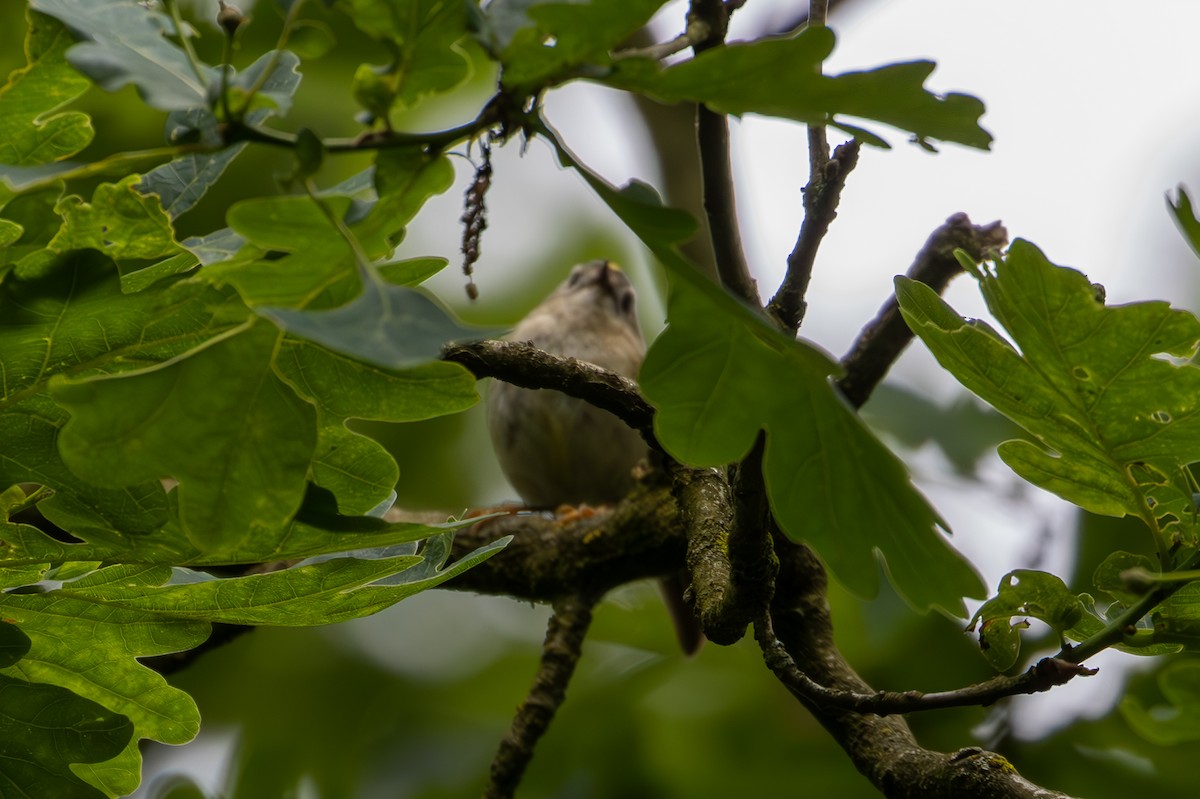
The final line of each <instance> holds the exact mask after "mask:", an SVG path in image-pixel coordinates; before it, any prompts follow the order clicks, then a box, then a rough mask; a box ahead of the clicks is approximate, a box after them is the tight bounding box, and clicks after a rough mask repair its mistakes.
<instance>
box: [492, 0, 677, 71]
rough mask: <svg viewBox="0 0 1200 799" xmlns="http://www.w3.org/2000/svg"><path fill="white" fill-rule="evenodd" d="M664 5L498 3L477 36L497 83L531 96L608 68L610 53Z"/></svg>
mask: <svg viewBox="0 0 1200 799" xmlns="http://www.w3.org/2000/svg"><path fill="white" fill-rule="evenodd" d="M664 2H665V0H591V2H586V1H583V2H581V1H580V0H572V1H568V2H563V1H562V0H559V1H558V2H554V1H553V0H551V1H550V2H545V1H544V0H497V2H492V3H489V4H488V5H487V6H486V8H485V9H484V10H483V12H482V13H481V15H480V17H479V18H478V19H477V20H476V28H477V32H476V36H477V38H478V39H479V40H480V41H481V42H482V43H483V44H484V46H485V47H487V48H488V50H489V51H490V52H492V53H493V54H494V55H495V56H496V57H497V58H498V59H499V61H500V63H501V65H502V67H503V71H502V72H501V76H500V80H501V83H502V84H503V85H504V86H505V87H506V88H509V89H512V90H514V91H518V92H519V91H532V90H535V89H537V88H539V87H542V86H544V85H546V84H547V83H549V82H560V81H562V80H564V79H566V78H570V77H575V76H576V75H575V74H572V73H575V72H576V71H579V70H581V68H584V69H586V66H588V65H591V66H592V67H593V68H594V67H595V66H596V65H604V64H608V63H609V62H610V60H611V59H610V58H609V55H608V53H609V51H610V50H611V49H613V48H614V47H617V46H618V45H620V44H621V43H623V42H625V41H626V40H627V39H629V37H630V36H632V35H633V34H634V33H635V32H637V31H638V30H640V29H641V28H643V27H644V26H645V25H646V23H647V22H649V21H650V18H651V17H652V16H654V12H656V11H657V10H658V9H659V7H661V6H662V5H663V3H664Z"/></svg>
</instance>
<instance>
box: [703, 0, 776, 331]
mask: <svg viewBox="0 0 1200 799" xmlns="http://www.w3.org/2000/svg"><path fill="white" fill-rule="evenodd" d="M729 12H730V9H729V8H728V7H726V5H725V4H724V3H723V2H721V0H692V5H691V8H690V9H689V10H688V29H689V30H691V29H692V27H693V26H694V25H698V26H704V27H706V28H707V29H708V31H709V35H708V38H707V39H705V40H704V41H702V42H699V43H697V44H695V45H694V46H693V50H694V52H695V53H696V54H697V55H699V54H700V53H702V52H704V51H705V50H708V49H711V48H713V47H720V46H721V45H722V44H723V43H724V41H725V32H726V30H727V29H728V27H729ZM696 141H697V143H698V144H699V147H700V176H701V183H702V185H703V191H704V213H705V216H706V217H708V229H709V235H710V237H711V239H712V246H713V255H714V257H715V258H716V262H717V274H718V275H719V276H720V278H721V283H722V284H723V285H724V286H725V288H726V289H728V290H729V292H730V293H732V294H733V296H735V297H737V298H738V299H740V300H742V301H743V302H745V303H748V304H749V305H750V306H751V307H753V308H756V309H757V308H761V307H762V300H761V299H759V296H758V285H757V284H756V283H755V282H754V278H753V277H751V276H750V265H749V264H748V263H747V262H746V252H745V249H744V248H743V247H742V234H741V231H740V229H739V227H738V220H737V201H736V199H735V196H734V190H733V170H732V167H731V166H730V163H729V120H728V119H727V118H726V116H725V115H724V114H718V113H715V112H713V111H710V110H708V108H707V107H705V106H704V105H703V104H700V105H697V106H696Z"/></svg>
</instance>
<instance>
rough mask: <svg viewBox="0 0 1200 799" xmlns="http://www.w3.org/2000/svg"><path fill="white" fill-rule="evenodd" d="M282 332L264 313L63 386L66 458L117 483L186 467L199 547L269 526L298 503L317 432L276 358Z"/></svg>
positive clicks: (186, 510)
mask: <svg viewBox="0 0 1200 799" xmlns="http://www.w3.org/2000/svg"><path fill="white" fill-rule="evenodd" d="M277 339H278V334H277V333H276V332H275V331H274V330H273V329H272V328H271V327H270V326H266V325H262V324H258V325H255V326H254V327H252V328H251V329H249V330H246V331H244V332H241V333H239V334H237V335H234V336H232V337H229V338H226V339H224V340H222V341H219V342H217V343H215V344H213V345H212V346H209V347H207V348H205V349H203V350H201V351H199V352H197V353H195V354H193V355H191V356H190V357H188V358H184V359H182V360H177V361H176V362H174V363H171V364H168V365H165V366H162V367H159V368H151V369H147V370H143V371H140V372H136V373H132V374H126V375H122V376H120V377H116V378H110V377H101V378H94V379H90V380H78V381H72V382H69V383H62V384H59V385H57V386H55V387H54V388H53V394H54V398H55V400H56V401H57V402H58V403H59V404H60V405H62V406H63V407H65V408H66V409H67V411H68V412H69V413H70V415H71V418H70V420H69V421H68V423H67V425H66V426H65V427H64V428H63V430H62V433H61V435H60V437H59V449H60V451H61V452H62V455H63V459H64V460H65V461H66V462H67V463H68V464H69V465H70V467H71V470H72V471H73V472H75V473H76V474H78V475H80V476H81V477H83V478H84V479H86V480H88V481H90V482H92V483H94V484H96V485H100V486H106V487H110V488H119V487H122V486H126V485H134V484H137V483H140V482H142V481H145V480H156V479H160V478H164V477H173V478H175V479H177V480H178V481H179V483H180V485H179V488H178V489H177V491H178V492H179V505H180V521H181V523H182V525H183V528H184V530H185V531H186V533H187V536H188V539H189V540H190V541H192V543H193V544H195V545H196V546H198V547H199V548H200V549H201V550H202V551H209V550H217V551H220V550H226V549H230V548H235V547H237V546H239V545H240V544H241V543H242V542H243V541H245V540H247V539H250V538H253V537H254V536H256V535H263V534H266V535H271V534H272V533H273V531H276V530H279V529H280V528H282V527H283V526H284V525H285V524H286V523H287V522H288V521H289V520H290V519H291V517H292V515H293V514H294V513H295V512H296V510H297V509H298V508H299V507H300V501H301V499H302V498H303V496H304V486H305V482H306V480H307V474H308V464H309V461H310V460H311V459H312V456H313V451H314V449H315V448H316V443H317V435H316V413H315V411H314V409H313V407H312V406H311V405H309V404H308V403H306V402H304V401H302V400H300V399H299V398H298V397H296V395H295V393H294V392H293V391H292V390H291V389H290V388H289V387H288V386H287V385H286V384H284V383H282V382H281V381H280V380H279V379H278V377H276V375H275V373H274V371H273V369H272V363H271V362H272V357H273V354H274V350H275V346H276V342H277ZM198 398H200V400H201V404H199V405H197V404H196V402H197V399H198Z"/></svg>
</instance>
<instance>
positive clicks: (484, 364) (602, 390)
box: [442, 341, 659, 448]
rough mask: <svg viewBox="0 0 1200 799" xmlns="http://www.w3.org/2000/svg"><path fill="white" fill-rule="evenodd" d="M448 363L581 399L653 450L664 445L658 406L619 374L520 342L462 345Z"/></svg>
mask: <svg viewBox="0 0 1200 799" xmlns="http://www.w3.org/2000/svg"><path fill="white" fill-rule="evenodd" d="M442 359H443V360H447V361H453V362H454V363H459V364H462V365H463V366H465V367H467V368H468V369H470V370H471V372H472V373H474V375H475V376H476V377H497V378H500V379H501V380H504V381H505V382H506V383H512V384H513V385H515V386H520V387H521V388H552V389H556V390H558V391H561V392H563V393H564V394H569V395H571V396H572V397H579V398H580V399H582V400H586V401H587V402H590V403H591V404H592V405H595V406H596V407H597V408H601V409H603V410H606V411H608V412H609V413H611V414H613V415H614V416H616V417H617V418H619V419H621V421H623V422H625V424H627V425H629V426H630V427H632V428H633V429H634V430H637V431H638V432H640V433H641V434H642V437H643V438H645V439H646V441H647V442H648V443H649V444H650V445H651V446H653V447H655V448H658V446H659V445H658V443H657V440H656V439H655V438H654V430H653V421H654V408H653V407H651V405H650V403H648V402H646V399H645V397H643V396H642V394H641V392H640V391H638V387H637V383H635V382H634V381H632V380H630V379H629V378H627V377H622V376H621V375H619V374H617V373H616V372H610V371H608V370H607V369H602V368H600V367H599V366H596V365H594V364H590V363H587V362H586V361H579V360H576V359H574V358H560V357H559V356H557V355H551V354H550V353H548V352H545V351H543V350H539V349H538V348H537V347H535V346H533V345H532V344H529V343H524V342H516V341H478V342H475V343H473V344H457V345H454V346H451V347H447V348H446V350H445V352H443V354H442Z"/></svg>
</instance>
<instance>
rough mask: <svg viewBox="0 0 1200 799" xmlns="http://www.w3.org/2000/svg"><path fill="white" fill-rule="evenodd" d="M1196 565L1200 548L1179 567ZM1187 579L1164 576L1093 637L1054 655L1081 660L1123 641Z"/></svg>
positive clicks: (1067, 645)
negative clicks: (1156, 586)
mask: <svg viewBox="0 0 1200 799" xmlns="http://www.w3.org/2000/svg"><path fill="white" fill-rule="evenodd" d="M1197 567H1200V552H1196V553H1195V554H1193V555H1192V556H1191V557H1190V558H1188V559H1187V561H1186V562H1184V564H1183V566H1182V568H1181V569H1179V572H1189V571H1193V570H1195V569H1197ZM1172 573H1174V572H1172ZM1187 583H1188V581H1179V582H1168V581H1165V580H1164V581H1163V582H1162V583H1161V584H1160V585H1159V587H1158V588H1155V589H1154V590H1152V591H1150V592H1148V593H1147V594H1145V595H1144V596H1142V598H1141V599H1139V600H1138V601H1137V602H1134V603H1133V604H1132V605H1130V606H1129V607H1128V608H1126V609H1125V611H1124V612H1123V613H1121V615H1119V616H1117V617H1116V618H1115V619H1113V620H1112V621H1110V622H1109V623H1108V624H1106V625H1105V626H1104V629H1102V630H1101V631H1100V632H1098V633H1096V634H1095V635H1093V636H1092V637H1091V638H1087V639H1085V640H1083V641H1081V642H1080V643H1079V644H1076V645H1071V644H1066V645H1064V646H1063V648H1062V649H1060V650H1059V652H1058V654H1057V655H1055V657H1056V658H1058V659H1061V660H1065V661H1067V662H1069V663H1082V662H1083V661H1085V660H1087V659H1088V658H1090V657H1092V656H1093V655H1095V654H1097V653H1099V652H1102V651H1103V650H1105V649H1108V648H1109V647H1110V646H1113V645H1115V644H1119V643H1121V641H1122V639H1124V638H1125V637H1126V636H1128V635H1129V634H1130V630H1133V629H1136V627H1135V626H1136V625H1137V623H1138V622H1139V621H1141V620H1142V618H1143V617H1145V616H1146V615H1147V614H1148V613H1150V612H1151V611H1152V610H1154V608H1156V607H1158V606H1159V605H1161V604H1162V603H1163V602H1165V601H1166V600H1167V599H1168V598H1170V596H1171V595H1172V594H1174V593H1175V592H1176V591H1178V590H1179V589H1180V588H1183V586H1185V585H1187Z"/></svg>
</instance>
